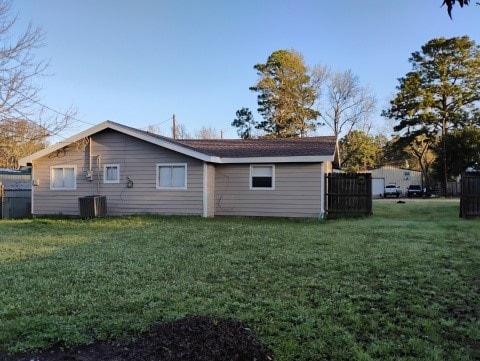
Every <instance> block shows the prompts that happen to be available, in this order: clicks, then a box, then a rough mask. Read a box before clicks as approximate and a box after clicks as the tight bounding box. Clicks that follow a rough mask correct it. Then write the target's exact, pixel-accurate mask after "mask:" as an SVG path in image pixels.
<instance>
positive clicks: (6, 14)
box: [0, 0, 75, 143]
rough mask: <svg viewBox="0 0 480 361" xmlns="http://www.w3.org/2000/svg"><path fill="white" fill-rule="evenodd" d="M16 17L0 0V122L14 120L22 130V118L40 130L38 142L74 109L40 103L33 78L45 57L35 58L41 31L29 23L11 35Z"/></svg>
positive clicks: (42, 69) (43, 66) (60, 125)
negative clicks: (60, 110) (20, 30)
mask: <svg viewBox="0 0 480 361" xmlns="http://www.w3.org/2000/svg"><path fill="white" fill-rule="evenodd" d="M16 21H17V18H16V17H15V16H12V14H11V2H10V1H8V0H0V39H1V41H0V123H2V122H5V121H7V122H8V123H9V126H11V123H12V122H13V121H15V120H18V121H20V122H22V124H21V126H19V127H13V128H12V127H10V129H21V130H22V133H24V134H25V132H24V131H23V130H24V127H23V126H24V125H25V124H24V123H23V122H25V121H26V122H27V123H26V124H30V125H31V126H32V129H33V130H40V129H41V130H42V131H39V132H38V133H36V135H37V139H35V140H37V141H39V142H40V143H42V142H44V141H45V140H46V138H47V137H48V136H51V135H55V134H58V133H59V132H60V131H61V130H64V129H65V128H66V127H67V125H68V124H69V121H70V120H71V119H72V117H74V116H75V110H73V109H68V110H67V111H65V112H59V111H56V110H54V109H51V108H49V107H47V106H45V105H43V104H41V102H40V99H41V98H40V88H39V86H38V85H37V84H36V83H35V80H36V79H37V78H38V77H40V76H43V75H45V73H46V69H47V67H48V61H45V60H38V59H36V58H35V55H34V50H35V49H37V48H39V47H41V46H42V42H43V37H44V34H43V32H42V30H41V29H40V28H38V27H34V26H33V25H32V24H31V23H30V24H29V25H28V26H27V28H26V30H25V31H24V32H23V33H21V34H20V35H19V36H14V35H13V34H12V33H13V28H14V26H15V24H16ZM29 133H30V132H29ZM31 136H32V134H30V135H29V138H31Z"/></svg>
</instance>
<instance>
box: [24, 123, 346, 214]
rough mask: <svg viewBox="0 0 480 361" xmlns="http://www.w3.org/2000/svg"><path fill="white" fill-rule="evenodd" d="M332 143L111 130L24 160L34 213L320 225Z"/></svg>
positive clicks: (106, 127) (100, 129)
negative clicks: (95, 203)
mask: <svg viewBox="0 0 480 361" xmlns="http://www.w3.org/2000/svg"><path fill="white" fill-rule="evenodd" d="M336 149H337V145H336V140H335V138H334V137H311V138H287V139H251V140H243V139H231V140H174V139H171V138H167V137H163V136H159V135H156V134H152V133H149V132H146V131H142V130H139V129H135V128H132V127H128V126H124V125H121V124H118V123H115V122H111V121H105V122H103V123H100V124H98V125H96V126H93V127H91V128H89V129H87V130H85V131H83V132H81V133H78V134H76V135H74V136H72V137H70V138H68V139H66V140H64V141H62V142H59V143H57V144H54V145H52V146H49V147H47V148H45V149H43V150H41V151H39V152H36V153H34V154H32V155H30V156H28V157H25V158H23V159H21V160H20V163H21V164H25V165H27V164H28V165H31V166H32V179H33V191H32V214H33V216H39V215H52V214H63V215H71V216H78V215H79V198H81V197H86V196H92V195H102V196H105V197H106V203H107V215H129V214H145V213H152V214H177V215H199V216H204V217H213V216H273V217H319V216H322V215H323V212H324V178H325V177H324V175H325V173H327V172H331V170H332V163H333V162H335V161H336V157H337V154H338V153H337V152H336Z"/></svg>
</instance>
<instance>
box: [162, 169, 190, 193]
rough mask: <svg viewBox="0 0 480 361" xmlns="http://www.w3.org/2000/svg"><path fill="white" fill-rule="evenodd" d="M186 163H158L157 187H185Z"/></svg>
mask: <svg viewBox="0 0 480 361" xmlns="http://www.w3.org/2000/svg"><path fill="white" fill-rule="evenodd" d="M186 174H187V167H186V165H158V180H157V188H186Z"/></svg>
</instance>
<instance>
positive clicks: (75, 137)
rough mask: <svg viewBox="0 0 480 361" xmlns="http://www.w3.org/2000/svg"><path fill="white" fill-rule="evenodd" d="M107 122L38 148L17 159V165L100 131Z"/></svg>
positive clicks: (106, 125)
mask: <svg viewBox="0 0 480 361" xmlns="http://www.w3.org/2000/svg"><path fill="white" fill-rule="evenodd" d="M109 124H111V122H109V121H105V122H102V123H100V124H97V125H95V126H93V127H91V128H88V129H86V130H84V131H82V132H80V133H77V134H75V135H72V136H71V137H69V138H66V139H65V140H62V141H61V142H58V143H55V144H52V145H51V146H49V147H46V148H45V149H42V150H39V151H38V152H36V153H33V154H31V155H29V156H27V157H23V158H20V159H19V160H18V163H19V165H26V164H27V163H31V162H32V161H34V160H35V159H38V158H41V157H43V156H45V155H48V154H50V153H52V152H55V151H56V150H59V149H62V148H63V147H66V146H68V145H70V144H72V143H75V142H76V141H79V140H80V139H83V138H86V137H89V136H90V135H92V134H94V133H97V132H100V131H102V130H104V129H106V128H107V127H108V126H109Z"/></svg>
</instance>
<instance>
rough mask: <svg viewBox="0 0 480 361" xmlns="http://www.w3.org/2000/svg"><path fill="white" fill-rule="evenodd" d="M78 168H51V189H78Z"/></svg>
mask: <svg viewBox="0 0 480 361" xmlns="http://www.w3.org/2000/svg"><path fill="white" fill-rule="evenodd" d="M76 188H77V179H76V168H75V167H74V166H55V167H51V168H50V189H54V190H64V189H76Z"/></svg>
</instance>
